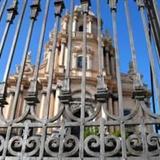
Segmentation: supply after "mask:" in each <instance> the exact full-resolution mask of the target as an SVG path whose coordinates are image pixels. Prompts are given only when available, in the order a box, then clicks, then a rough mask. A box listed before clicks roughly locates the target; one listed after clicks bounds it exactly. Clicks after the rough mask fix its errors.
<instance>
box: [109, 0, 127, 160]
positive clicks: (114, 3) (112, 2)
mask: <svg viewBox="0 0 160 160" xmlns="http://www.w3.org/2000/svg"><path fill="white" fill-rule="evenodd" d="M108 2H109V6H110V10H111V14H112V27H113V41H114V47H115V60H116V78H117V88H118V104H119V114H120V116H121V118H122V120H121V124H120V132H121V138H122V159H123V160H126V159H127V153H126V152H127V151H126V143H125V139H126V135H125V125H124V122H123V117H124V112H123V98H122V82H121V75H120V64H119V63H120V62H119V49H118V39H117V37H118V35H117V21H116V14H117V3H118V1H117V0H109V1H108Z"/></svg>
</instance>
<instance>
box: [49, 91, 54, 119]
mask: <svg viewBox="0 0 160 160" xmlns="http://www.w3.org/2000/svg"><path fill="white" fill-rule="evenodd" d="M54 102H55V98H54V90H52V93H51V99H50V107H49V118H52V117H53V116H54Z"/></svg>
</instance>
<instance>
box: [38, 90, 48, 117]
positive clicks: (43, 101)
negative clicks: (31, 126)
mask: <svg viewBox="0 0 160 160" xmlns="http://www.w3.org/2000/svg"><path fill="white" fill-rule="evenodd" d="M41 94H42V95H41V102H40V108H39V118H40V119H42V118H43V116H44V115H43V113H44V109H45V97H46V92H44V91H42V93H41Z"/></svg>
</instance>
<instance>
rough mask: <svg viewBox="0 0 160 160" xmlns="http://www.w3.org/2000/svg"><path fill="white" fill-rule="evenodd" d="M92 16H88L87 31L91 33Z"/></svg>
mask: <svg viewBox="0 0 160 160" xmlns="http://www.w3.org/2000/svg"><path fill="white" fill-rule="evenodd" d="M92 21H93V20H92V17H89V18H88V30H87V31H88V33H92Z"/></svg>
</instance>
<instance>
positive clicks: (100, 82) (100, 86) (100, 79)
mask: <svg viewBox="0 0 160 160" xmlns="http://www.w3.org/2000/svg"><path fill="white" fill-rule="evenodd" d="M96 2H97V3H96V4H97V24H98V27H97V33H98V38H97V40H98V64H99V65H98V66H99V72H98V76H97V95H98V94H99V97H101V99H103V98H102V97H104V96H105V98H106V96H107V95H106V92H107V86H106V84H105V82H104V76H103V69H104V60H103V49H102V38H101V11H100V5H101V0H97V1H96ZM105 98H104V100H103V102H107V100H106V99H105ZM97 101H98V98H97ZM98 103H101V104H100V105H101V113H100V114H101V118H100V120H99V122H100V124H99V126H100V129H99V130H100V159H101V160H104V159H105V146H104V134H105V130H104V119H103V116H102V112H103V107H106V105H105V103H102V102H98Z"/></svg>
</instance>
